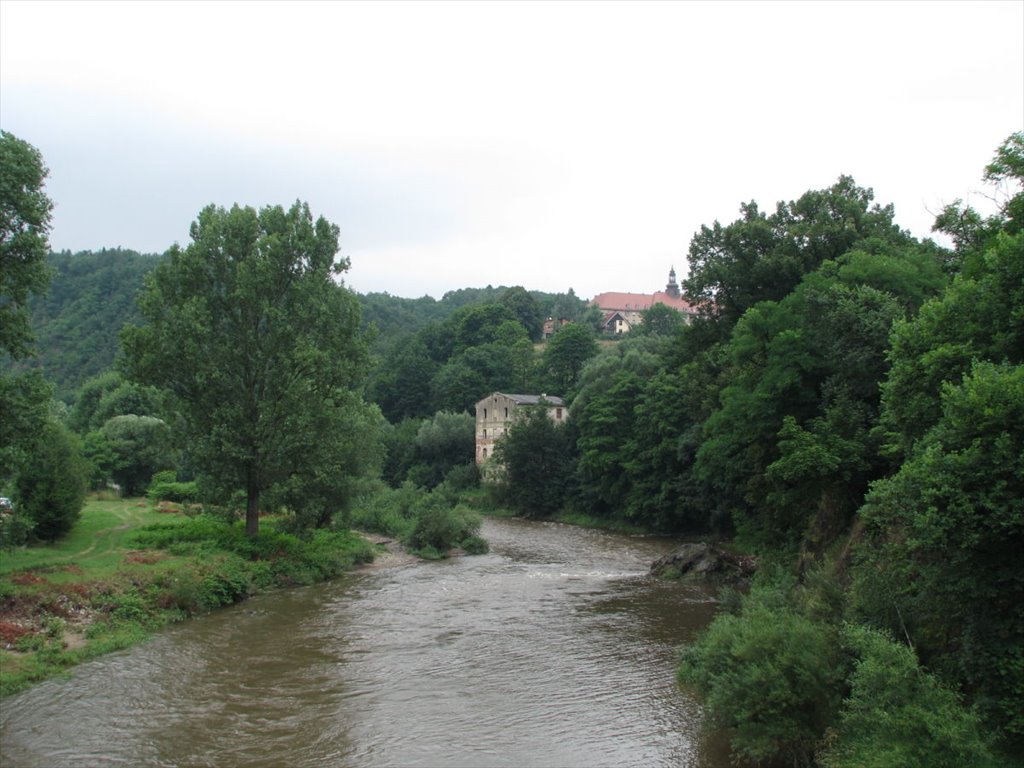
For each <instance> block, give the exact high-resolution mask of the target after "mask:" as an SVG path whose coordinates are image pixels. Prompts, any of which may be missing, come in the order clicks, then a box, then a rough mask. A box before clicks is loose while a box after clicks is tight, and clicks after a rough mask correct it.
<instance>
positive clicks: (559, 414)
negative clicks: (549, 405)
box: [555, 408, 562, 421]
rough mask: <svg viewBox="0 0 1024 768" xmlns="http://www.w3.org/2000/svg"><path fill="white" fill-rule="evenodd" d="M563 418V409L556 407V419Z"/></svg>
mask: <svg viewBox="0 0 1024 768" xmlns="http://www.w3.org/2000/svg"><path fill="white" fill-rule="evenodd" d="M561 420H562V409H561V408H556V409H555V421H561Z"/></svg>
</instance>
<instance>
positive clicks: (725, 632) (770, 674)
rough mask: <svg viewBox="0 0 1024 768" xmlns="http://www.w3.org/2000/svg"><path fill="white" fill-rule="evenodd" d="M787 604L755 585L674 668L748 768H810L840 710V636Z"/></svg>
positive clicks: (779, 594) (769, 588)
mask: <svg viewBox="0 0 1024 768" xmlns="http://www.w3.org/2000/svg"><path fill="white" fill-rule="evenodd" d="M789 603H790V601H789V599H788V597H787V595H786V592H785V591H784V590H783V589H780V587H779V586H777V585H775V584H768V585H765V584H763V583H759V582H755V584H754V587H753V588H752V590H751V592H750V594H749V595H747V596H746V597H744V598H743V599H742V603H741V607H742V610H741V611H740V612H739V614H738V615H732V614H728V613H722V614H719V615H718V616H717V617H716V618H715V620H714V621H713V622H712V623H711V625H710V626H709V627H708V628H707V629H706V630H705V631H704V633H703V634H702V635H701V636H700V637H699V638H698V640H697V642H696V643H694V644H693V645H691V646H689V647H687V648H685V649H684V650H683V653H682V655H681V657H680V663H679V667H678V670H677V673H678V676H679V679H680V681H681V682H684V683H687V684H690V685H694V686H696V688H697V689H698V690H699V691H700V692H701V693H702V694H703V697H704V703H705V709H706V712H707V714H708V717H709V718H710V720H711V722H712V723H713V724H715V725H716V726H718V727H719V728H722V729H724V730H725V731H726V732H727V733H728V735H729V737H730V739H729V742H730V745H731V746H732V749H733V751H734V752H735V753H736V755H738V756H739V757H740V758H742V759H743V760H746V761H749V762H750V763H751V764H754V765H780V766H781V765H792V766H808V765H813V762H812V756H813V754H814V749H815V746H816V745H817V744H818V742H819V741H820V740H821V737H822V735H823V734H824V732H825V729H826V727H827V726H828V725H829V723H830V722H831V721H832V718H833V717H834V715H835V713H836V711H837V710H838V709H839V704H840V699H841V690H842V688H841V685H842V680H843V672H844V669H843V658H842V654H841V650H840V648H839V643H838V642H837V641H838V632H837V631H836V629H835V628H834V627H833V626H831V625H829V624H827V623H825V622H821V621H816V620H814V619H813V618H811V617H808V616H806V615H803V614H802V613H801V612H800V611H799V610H797V609H796V608H794V607H792V606H791V605H790V604H789Z"/></svg>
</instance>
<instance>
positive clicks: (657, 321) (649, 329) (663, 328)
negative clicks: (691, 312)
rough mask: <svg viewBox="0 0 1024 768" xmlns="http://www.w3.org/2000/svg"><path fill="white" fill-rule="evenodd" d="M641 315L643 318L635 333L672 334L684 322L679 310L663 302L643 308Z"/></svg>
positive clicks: (648, 334) (677, 330)
mask: <svg viewBox="0 0 1024 768" xmlns="http://www.w3.org/2000/svg"><path fill="white" fill-rule="evenodd" d="M641 316H642V318H643V320H642V322H641V323H640V326H639V327H638V328H637V329H636V333H638V334H640V335H642V336H651V335H654V336H672V335H673V334H675V333H678V332H679V330H680V329H681V328H682V326H683V322H684V321H683V316H682V315H681V314H679V312H677V311H676V310H674V309H672V308H671V307H667V306H665V305H664V304H654V305H652V306H651V307H650V309H645V310H644V311H643V312H642V313H641Z"/></svg>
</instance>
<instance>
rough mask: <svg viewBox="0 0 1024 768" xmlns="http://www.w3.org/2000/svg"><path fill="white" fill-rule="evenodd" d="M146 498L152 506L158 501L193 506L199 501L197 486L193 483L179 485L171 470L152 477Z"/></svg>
mask: <svg viewBox="0 0 1024 768" xmlns="http://www.w3.org/2000/svg"><path fill="white" fill-rule="evenodd" d="M146 497H147V498H148V499H149V500H150V501H151V502H153V503H154V504H156V503H157V502H160V501H172V502H176V503H179V504H194V503H196V502H198V501H199V486H198V484H197V483H196V482H195V481H191V482H187V483H179V482H178V480H177V475H176V474H175V472H174V471H173V470H165V471H163V472H157V473H156V474H155V475H153V479H152V480H151V481H150V484H149V488H148V489H147V490H146Z"/></svg>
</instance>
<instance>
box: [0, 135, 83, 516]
mask: <svg viewBox="0 0 1024 768" xmlns="http://www.w3.org/2000/svg"><path fill="white" fill-rule="evenodd" d="M46 176H47V170H46V166H45V165H43V159H42V156H41V155H40V154H39V151H38V150H37V149H36V148H35V147H33V146H32V145H30V144H28V143H27V142H25V141H22V140H21V139H18V138H16V137H15V136H13V135H12V134H10V133H7V132H6V131H0V362H6V358H10V359H11V360H21V359H23V358H25V357H27V356H28V355H29V353H30V351H31V342H32V333H31V329H30V327H29V319H28V301H29V297H30V296H31V295H32V294H38V293H41V292H42V291H44V290H45V289H46V287H47V285H48V284H49V281H50V271H49V269H48V268H47V266H46V261H45V259H46V253H47V251H48V250H49V244H48V242H47V236H48V234H49V231H50V211H51V209H52V208H53V203H51V202H50V199H49V198H48V197H47V196H46V194H45V193H44V192H43V181H44V180H45V179H46ZM52 396H53V388H52V387H51V386H50V385H49V384H48V383H47V382H46V381H44V380H43V377H42V376H40V375H38V374H37V373H34V372H28V373H22V374H17V375H2V376H0V481H4V480H7V479H8V478H9V477H11V476H16V475H17V473H18V471H19V470H24V471H27V472H31V471H34V470H38V468H39V462H40V460H41V453H40V451H41V446H40V445H39V436H40V435H41V434H44V433H45V431H46V429H47V423H48V420H49V408H48V402H49V400H50V398H51V397H52ZM26 461H29V462H32V463H34V464H35V467H34V468H30V467H28V466H27V465H26V464H25V462H26ZM34 477H37V475H33V478H34ZM33 478H30V477H28V476H26V478H25V484H24V485H23V490H26V491H29V490H33V489H35V488H36V487H37V483H36V482H35V480H34V479H33ZM39 504H40V505H42V506H45V505H46V504H47V502H45V501H43V500H42V499H41V500H40V502H39ZM42 506H41V507H40V508H42ZM80 506H81V505H79V507H80ZM77 513H78V510H75V513H74V514H77ZM58 527H59V526H58ZM44 529H45V526H44ZM55 530H56V529H55ZM58 535H59V534H58Z"/></svg>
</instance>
